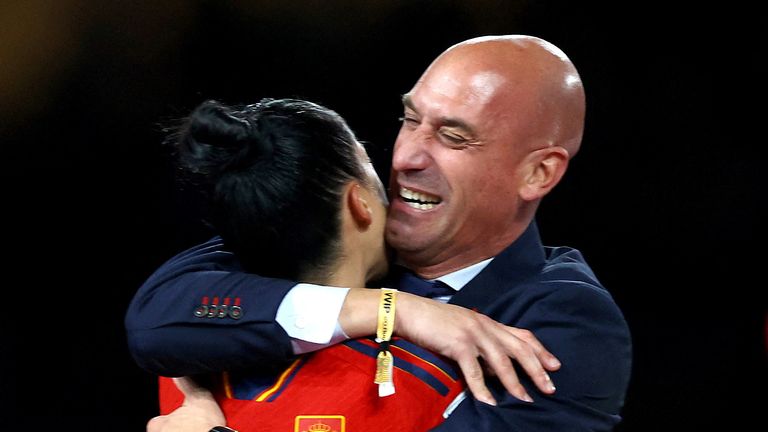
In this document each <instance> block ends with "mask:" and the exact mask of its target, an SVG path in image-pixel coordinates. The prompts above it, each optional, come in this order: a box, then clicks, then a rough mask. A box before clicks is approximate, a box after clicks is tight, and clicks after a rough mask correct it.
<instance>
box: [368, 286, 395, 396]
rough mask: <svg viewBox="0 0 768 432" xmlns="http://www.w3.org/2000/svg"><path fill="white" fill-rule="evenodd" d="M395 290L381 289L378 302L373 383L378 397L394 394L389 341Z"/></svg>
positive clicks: (393, 326) (392, 325)
mask: <svg viewBox="0 0 768 432" xmlns="http://www.w3.org/2000/svg"><path fill="white" fill-rule="evenodd" d="M396 299H397V290H395V289H390V288H382V289H381V299H380V301H379V315H378V324H377V326H376V342H378V343H379V354H378V355H377V356H376V377H375V378H374V380H373V382H374V383H376V384H378V385H379V397H384V396H389V395H392V394H394V393H395V384H394V381H393V379H392V378H393V377H392V369H393V363H394V357H393V356H392V353H391V352H390V351H389V341H390V339H392V333H393V332H394V330H395V300H396Z"/></svg>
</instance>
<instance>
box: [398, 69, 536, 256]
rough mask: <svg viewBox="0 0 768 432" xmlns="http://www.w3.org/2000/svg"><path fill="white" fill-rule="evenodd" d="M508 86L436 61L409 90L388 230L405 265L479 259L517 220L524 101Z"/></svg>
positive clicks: (487, 75) (495, 78) (484, 73)
mask: <svg viewBox="0 0 768 432" xmlns="http://www.w3.org/2000/svg"><path fill="white" fill-rule="evenodd" d="M506 87H508V83H507V81H506V79H505V78H504V77H503V76H501V75H500V74H496V73H493V72H487V71H482V70H478V71H474V72H473V71H471V70H467V68H465V67H463V66H461V65H459V66H456V67H454V66H452V65H450V64H449V65H442V66H437V67H432V68H431V69H430V70H429V71H427V73H426V74H425V75H424V76H423V77H422V79H421V80H420V81H419V82H418V83H417V84H416V86H414V88H413V89H412V91H411V92H410V93H409V94H407V95H405V96H404V98H403V104H404V116H403V124H402V127H401V129H400V133H399V134H398V136H397V140H396V141H395V149H394V154H393V158H392V175H391V181H390V200H391V204H390V211H389V216H388V219H387V227H386V235H387V241H388V242H389V244H390V245H391V246H392V247H393V248H395V249H396V250H397V251H398V253H399V255H400V257H401V258H402V259H403V260H404V261H405V262H406V264H409V265H411V266H416V267H429V266H435V265H439V266H442V267H445V266H444V265H443V264H441V263H446V262H451V261H454V262H456V264H457V265H456V266H453V267H456V268H461V267H463V266H466V265H468V264H472V263H474V262H477V261H480V260H482V259H485V258H487V257H488V256H490V255H489V254H486V253H485V252H486V250H487V245H488V244H489V243H493V242H494V241H495V238H496V237H499V236H500V234H502V233H503V232H504V231H505V230H507V228H508V226H510V225H511V224H512V223H513V222H514V217H515V212H516V211H515V209H516V208H517V205H518V203H519V197H518V195H517V187H518V184H519V182H520V175H518V174H517V173H516V172H515V168H516V166H517V164H518V163H519V162H520V158H521V155H520V151H516V150H515V148H516V146H515V144H516V141H519V140H523V139H525V138H526V137H525V136H524V134H523V132H525V128H524V127H523V125H521V122H523V120H522V118H523V117H525V115H521V113H519V112H518V111H519V109H518V108H524V107H525V106H524V105H522V104H523V102H518V103H515V102H512V103H511V102H510V92H509V91H506V90H505V92H504V95H503V96H502V95H501V92H502V90H503V89H505V88H506ZM512 96H520V97H522V98H523V99H524V97H523V96H526V95H524V94H520V95H515V94H514V92H513V94H512ZM496 252H497V251H496ZM494 253H495V252H494ZM486 255H487V256H486ZM448 267H451V266H448ZM446 269H447V268H446ZM449 270H450V269H449Z"/></svg>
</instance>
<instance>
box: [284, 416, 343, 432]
mask: <svg viewBox="0 0 768 432" xmlns="http://www.w3.org/2000/svg"><path fill="white" fill-rule="evenodd" d="M344 423H345V422H344V416H341V415H315V416H301V415H300V416H296V426H295V428H294V429H293V430H294V432H345V431H344Z"/></svg>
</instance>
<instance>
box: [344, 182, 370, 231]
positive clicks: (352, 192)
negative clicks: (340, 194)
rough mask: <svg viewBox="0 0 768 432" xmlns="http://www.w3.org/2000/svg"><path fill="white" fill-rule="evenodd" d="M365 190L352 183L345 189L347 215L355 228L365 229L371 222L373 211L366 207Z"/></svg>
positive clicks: (366, 197) (366, 196)
mask: <svg viewBox="0 0 768 432" xmlns="http://www.w3.org/2000/svg"><path fill="white" fill-rule="evenodd" d="M368 198H369V197H368V194H367V193H366V189H365V188H363V187H362V186H360V183H358V182H352V183H350V185H349V186H348V187H347V193H346V201H347V207H348V208H349V213H350V214H351V215H352V219H353V220H354V221H355V223H356V224H357V226H359V227H361V228H366V227H368V225H370V224H371V222H373V210H372V209H371V207H370V206H369V205H368V201H367V199H368Z"/></svg>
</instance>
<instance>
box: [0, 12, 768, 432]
mask: <svg viewBox="0 0 768 432" xmlns="http://www.w3.org/2000/svg"><path fill="white" fill-rule="evenodd" d="M667 3H671V2H613V3H611V4H608V5H603V6H597V5H594V4H586V3H585V2H567V1H563V2H555V1H524V0H519V1H510V2H503V1H492V0H474V1H431V2H429V1H370V2H361V1H355V0H329V1H304V2H301V1H289V0H285V1H281V2H269V1H235V0H230V1H202V0H199V1H183V0H176V1H163V2H102V1H88V0H62V1H56V2H54V1H43V0H34V1H6V2H3V3H2V5H0V132H1V133H2V162H3V169H2V176H3V177H2V178H3V181H2V184H3V189H4V192H3V202H4V204H3V206H2V207H3V211H2V214H3V220H4V227H5V228H6V231H7V233H8V234H10V235H9V237H10V240H11V241H10V242H6V244H8V245H9V247H8V250H7V251H6V254H4V256H5V258H4V259H3V262H4V263H5V265H4V266H3V267H4V269H5V272H4V273H6V275H7V276H6V277H5V282H4V283H3V286H4V290H3V291H4V293H5V299H6V308H5V319H4V320H3V325H2V327H3V332H4V333H5V334H6V336H4V343H3V348H2V351H3V357H4V358H6V359H8V358H10V362H9V363H8V365H9V366H6V367H7V369H5V371H4V373H3V378H2V380H3V381H2V382H3V385H2V390H3V391H2V394H3V402H4V404H5V405H6V406H10V407H11V410H10V412H11V413H16V415H15V416H13V417H12V419H13V420H12V422H13V423H15V422H18V423H20V424H28V425H29V426H32V429H33V430H35V429H37V428H40V429H41V430H42V429H43V426H44V425H46V426H49V427H52V428H56V429H74V428H75V425H79V426H81V427H83V428H84V429H89V430H97V429H99V426H101V427H102V428H103V429H104V430H114V431H118V430H119V431H122V430H125V431H139V430H143V425H144V422H145V421H146V420H147V419H148V418H150V417H151V416H152V415H154V413H155V403H156V396H155V382H154V379H153V378H152V377H151V376H149V375H148V374H146V373H144V372H143V371H141V370H139V369H138V368H137V367H136V366H135V364H134V363H133V362H132V360H131V358H130V357H129V355H128V352H127V350H126V347H125V339H124V334H123V329H122V319H123V315H124V313H125V310H126V307H127V304H128V301H129V300H130V298H131V296H132V295H133V293H134V291H135V290H136V288H137V287H138V286H139V285H140V284H141V282H142V281H143V280H144V279H145V278H146V277H147V276H148V275H149V274H150V273H151V271H152V270H153V269H154V268H155V267H157V266H158V265H159V264H160V263H161V262H162V261H164V260H165V259H166V258H168V257H170V256H171V255H172V254H174V253H175V252H178V251H179V250H181V249H182V248H184V247H186V246H189V245H191V244H193V243H195V242H197V241H199V240H202V239H204V238H206V236H208V234H209V233H208V232H207V231H205V229H203V228H202V226H201V225H200V224H199V223H198V222H197V220H196V218H195V217H194V211H193V210H194V209H191V208H190V207H189V206H188V205H186V202H185V200H184V199H183V197H180V196H179V194H178V193H176V192H175V190H174V184H173V182H172V181H171V170H170V168H169V166H168V163H167V161H166V159H165V156H164V153H163V151H162V149H161V147H160V145H159V143H160V141H161V140H162V133H161V130H160V129H161V126H160V125H161V124H162V123H163V122H165V121H167V120H169V119H172V118H176V117H179V116H182V115H184V114H186V113H187V112H188V111H189V110H190V109H191V108H192V107H194V106H195V105H196V104H197V103H199V102H201V101H202V100H204V99H207V98H216V99H220V100H222V101H225V102H228V103H241V102H253V101H256V100H258V99H259V98H261V97H287V96H296V97H303V98H307V99H310V100H314V101H317V102H320V103H322V104H325V105H327V106H329V107H331V108H333V109H335V110H337V111H338V112H339V113H340V114H342V115H343V116H345V117H346V118H347V120H348V121H349V123H350V125H351V126H352V128H353V129H354V130H355V131H356V132H357V134H358V136H359V137H360V138H361V139H363V140H366V141H368V142H370V143H371V144H372V147H371V148H372V150H371V153H372V157H373V159H374V162H375V164H376V165H377V167H378V168H379V171H380V173H381V174H382V175H383V176H385V177H386V175H387V171H388V164H389V157H390V155H391V144H392V143H393V141H394V137H395V135H396V132H397V128H398V122H397V117H398V116H399V114H400V103H399V95H400V94H402V93H403V92H405V91H407V90H409V89H410V87H411V85H412V84H413V83H414V82H415V80H416V79H417V78H418V76H419V75H420V74H421V72H422V71H423V70H424V68H425V67H426V66H427V65H428V63H429V62H430V61H431V60H432V59H433V58H434V57H435V56H436V55H437V54H438V53H440V52H441V51H442V50H443V49H445V48H446V47H448V46H449V45H451V44H453V43H456V42H458V41H460V40H463V39H466V38H469V37H474V36H478V35H486V34H504V33H523V34H532V35H536V36H540V37H543V38H545V39H547V40H549V41H551V42H553V43H555V44H556V45H558V46H560V47H561V48H562V49H563V50H564V51H565V52H566V53H568V54H569V56H570V57H571V59H572V60H573V61H574V63H575V64H576V66H577V67H578V69H579V70H580V72H581V74H582V78H583V80H584V83H585V86H586V89H587V99H588V113H587V129H586V134H585V138H584V146H583V148H582V152H581V153H580V154H579V156H578V157H577V158H576V159H574V161H573V163H572V166H571V169H570V170H569V172H568V174H567V175H566V178H565V181H564V183H563V184H561V185H560V186H559V187H558V188H557V189H556V190H555V192H554V193H553V194H552V195H551V196H549V197H548V198H547V199H546V200H545V202H544V204H543V206H542V208H541V211H540V216H539V223H540V228H541V231H542V235H543V237H544V240H545V242H546V243H548V244H553V245H563V244H564V245H570V246H574V247H577V248H579V249H581V250H582V251H583V252H584V254H585V255H586V256H587V258H588V260H589V261H590V262H591V263H592V265H593V267H594V269H595V271H596V273H597V274H598V276H599V277H600V278H601V279H602V281H603V282H604V284H605V285H606V286H607V287H608V288H609V290H610V291H611V292H612V294H613V295H614V297H615V298H616V300H617V302H618V303H619V305H620V306H621V308H622V310H623V311H624V312H625V315H626V318H627V320H628V322H629V324H630V327H631V329H632V333H633V336H634V342H635V367H634V371H633V378H632V382H631V387H630V391H629V395H628V397H627V403H626V408H625V410H624V416H625V421H624V422H623V424H622V425H621V426H620V427H619V430H620V431H644V430H649V429H653V430H713V429H712V426H713V425H714V424H716V423H718V422H720V421H728V422H729V424H730V426H729V427H728V428H725V429H724V430H741V427H740V426H738V425H744V424H752V422H757V424H760V422H763V415H764V413H762V412H761V411H763V410H764V409H765V407H766V406H768V405H767V404H766V402H767V398H766V397H765V393H764V392H765V390H764V389H765V387H766V384H767V382H766V356H765V354H766V350H765V333H764V331H765V312H766V296H765V292H766V288H765V282H764V280H761V279H760V276H761V275H762V268H761V264H762V263H761V258H762V254H761V253H760V252H761V250H760V249H761V248H760V246H761V245H762V243H763V240H764V236H763V235H762V231H761V229H762V227H761V226H760V224H759V222H760V221H762V220H764V216H765V204H764V200H765V192H764V186H765V181H764V180H763V176H762V174H763V173H762V172H761V171H760V168H761V167H762V166H764V165H765V158H764V156H762V154H761V153H760V151H761V149H762V147H764V146H765V138H764V136H763V134H759V133H758V131H759V130H760V126H761V124H762V123H764V121H763V120H762V118H759V117H758V116H759V114H758V113H759V112H760V110H762V109H763V108H762V107H760V102H761V101H763V100H765V98H764V93H765V91H764V90H763V89H762V88H761V87H760V86H759V85H757V84H758V71H759V69H758V68H757V66H756V60H757V58H758V56H761V55H762V54H761V51H760V50H761V49H762V50H763V51H764V44H761V43H760V42H759V39H758V36H759V35H761V34H762V30H763V29H762V28H760V27H759V26H761V25H763V24H764V23H761V22H760V20H759V19H758V16H759V14H758V13H757V12H756V11H754V10H748V9H745V8H744V7H742V6H737V4H736V3H735V2H728V3H726V2H723V3H713V4H711V5H710V6H707V7H704V6H702V5H701V4H693V3H692V4H691V5H680V4H677V5H674V6H672V5H670V4H667ZM619 4H621V6H619ZM752 104H757V107H755V108H752V107H753V105H752ZM758 107H759V108H758ZM225 343H227V342H226V341H225V340H224V341H211V349H216V345H217V344H225ZM752 394H754V395H752ZM749 395H752V396H749ZM744 429H746V428H744Z"/></svg>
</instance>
